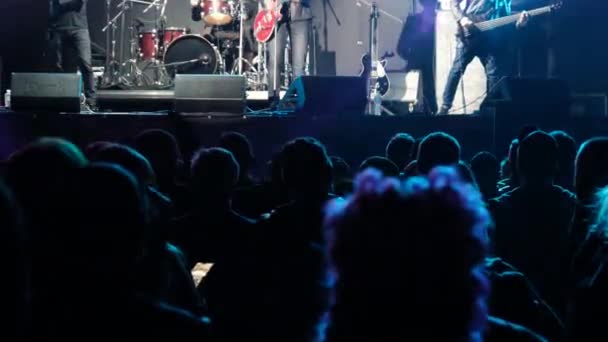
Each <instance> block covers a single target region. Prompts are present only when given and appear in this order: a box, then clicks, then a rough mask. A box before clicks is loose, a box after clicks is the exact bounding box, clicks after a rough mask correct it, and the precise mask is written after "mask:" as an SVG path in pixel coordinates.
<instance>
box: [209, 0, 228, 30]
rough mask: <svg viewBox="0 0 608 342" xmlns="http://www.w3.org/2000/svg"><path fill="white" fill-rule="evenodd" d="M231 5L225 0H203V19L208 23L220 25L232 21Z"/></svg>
mask: <svg viewBox="0 0 608 342" xmlns="http://www.w3.org/2000/svg"><path fill="white" fill-rule="evenodd" d="M232 14H233V6H231V5H230V3H229V1H227V0H204V1H203V19H204V20H205V22H206V23H207V24H209V25H217V26H222V25H226V24H230V23H231V22H232V18H233V17H232Z"/></svg>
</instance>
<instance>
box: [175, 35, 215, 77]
mask: <svg viewBox="0 0 608 342" xmlns="http://www.w3.org/2000/svg"><path fill="white" fill-rule="evenodd" d="M164 63H165V65H166V68H167V72H168V73H169V75H170V76H171V77H174V76H175V74H214V73H216V72H217V71H218V68H219V64H220V61H219V54H218V53H217V51H216V49H215V47H214V46H213V45H212V44H211V43H209V41H207V40H206V39H205V38H203V37H201V36H199V35H185V36H181V37H179V38H177V39H175V40H174V41H173V43H171V45H169V47H168V48H167V51H166V52H165V56H164Z"/></svg>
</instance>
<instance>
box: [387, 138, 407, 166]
mask: <svg viewBox="0 0 608 342" xmlns="http://www.w3.org/2000/svg"><path fill="white" fill-rule="evenodd" d="M413 146H414V138H413V137H412V136H411V135H409V134H407V133H397V134H395V135H394V136H393V137H392V138H391V140H389V142H388V144H387V145H386V151H385V157H386V158H388V159H389V160H390V161H392V162H393V163H395V165H397V167H398V168H399V170H403V169H404V168H405V167H406V166H407V164H409V163H410V161H411V160H412V148H413Z"/></svg>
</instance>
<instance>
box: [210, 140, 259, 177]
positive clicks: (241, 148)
mask: <svg viewBox="0 0 608 342" xmlns="http://www.w3.org/2000/svg"><path fill="white" fill-rule="evenodd" d="M218 146H219V147H221V148H224V149H226V150H228V151H230V152H232V155H233V156H234V158H235V159H236V161H237V162H238V163H239V167H240V177H241V178H243V177H248V176H249V170H250V168H251V164H252V163H253V161H254V160H255V156H254V155H253V148H252V147H251V142H249V139H247V137H246V136H245V135H244V134H241V133H238V132H227V133H224V134H222V136H221V137H220V143H219V145H218Z"/></svg>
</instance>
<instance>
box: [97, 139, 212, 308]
mask: <svg viewBox="0 0 608 342" xmlns="http://www.w3.org/2000/svg"><path fill="white" fill-rule="evenodd" d="M95 160H96V161H100V162H108V163H115V164H117V165H120V166H122V167H124V168H125V169H126V170H128V171H129V172H131V173H132V174H133V175H134V176H135V177H136V178H137V181H138V183H139V184H141V186H142V187H143V189H144V191H146V194H147V196H148V198H149V206H148V213H147V214H148V215H149V217H150V224H149V225H148V230H147V234H146V244H147V245H146V247H147V248H146V255H145V258H144V261H142V262H141V263H140V267H139V269H138V271H139V272H140V280H141V282H140V285H141V286H142V288H141V290H142V291H145V292H149V293H155V294H156V295H157V296H158V297H159V298H160V299H162V300H164V301H166V302H167V303H169V304H170V305H175V306H177V307H180V308H184V309H187V310H190V311H192V312H194V313H196V314H203V313H204V312H205V310H204V308H203V304H202V301H201V298H200V297H199V295H198V293H197V292H196V289H195V287H194V282H193V280H192V274H191V273H190V268H188V267H187V263H186V260H185V257H184V255H183V254H182V252H181V251H180V250H179V249H178V248H177V247H176V246H174V245H172V244H171V243H169V242H168V240H169V234H170V232H169V231H168V230H169V229H168V225H169V221H170V219H171V218H172V217H173V207H172V202H171V200H170V199H169V198H167V197H166V196H165V195H163V194H161V193H160V192H158V191H156V190H155V184H156V176H155V174H154V170H153V169H152V166H151V165H150V163H149V162H148V160H147V159H146V158H145V157H144V156H143V155H141V154H140V153H139V152H137V151H136V150H134V149H132V148H130V147H128V146H125V145H120V144H112V145H110V146H107V147H105V148H104V149H102V150H100V151H99V152H98V153H97V154H96V156H95Z"/></svg>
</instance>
